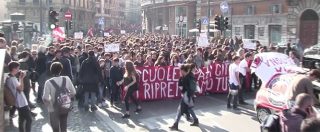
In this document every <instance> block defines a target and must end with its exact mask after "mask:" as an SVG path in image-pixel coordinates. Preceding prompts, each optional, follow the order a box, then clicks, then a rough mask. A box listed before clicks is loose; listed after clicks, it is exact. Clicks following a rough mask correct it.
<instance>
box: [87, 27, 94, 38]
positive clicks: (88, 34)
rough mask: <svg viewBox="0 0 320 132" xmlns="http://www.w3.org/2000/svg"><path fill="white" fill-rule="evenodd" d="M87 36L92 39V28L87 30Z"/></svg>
mask: <svg viewBox="0 0 320 132" xmlns="http://www.w3.org/2000/svg"><path fill="white" fill-rule="evenodd" d="M87 36H90V37H93V28H92V27H91V28H90V29H89V30H88V33H87Z"/></svg>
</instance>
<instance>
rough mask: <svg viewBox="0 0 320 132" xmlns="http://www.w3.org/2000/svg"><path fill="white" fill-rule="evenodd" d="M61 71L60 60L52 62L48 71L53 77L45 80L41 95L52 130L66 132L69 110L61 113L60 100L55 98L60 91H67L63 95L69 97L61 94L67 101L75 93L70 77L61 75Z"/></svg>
mask: <svg viewBox="0 0 320 132" xmlns="http://www.w3.org/2000/svg"><path fill="white" fill-rule="evenodd" d="M62 71H63V66H62V64H61V63H60V62H54V63H52V65H51V67H50V72H51V74H52V76H53V78H51V79H49V80H47V81H46V83H45V86H44V91H43V97H42V99H43V101H44V103H45V104H46V106H47V108H48V112H49V117H50V125H51V127H52V130H53V132H67V118H68V113H69V112H65V113H63V112H61V111H60V109H59V107H60V106H59V103H60V101H61V100H58V99H57V98H58V96H60V95H61V94H62V93H63V92H61V91H67V93H68V94H67V95H65V96H70V98H66V97H65V96H63V97H64V101H66V100H65V99H68V100H67V101H69V102H71V100H70V99H71V97H73V96H74V95H75V94H76V91H75V88H74V86H73V84H72V81H71V79H70V78H69V77H67V76H61V73H62ZM59 94H60V95H59ZM57 101H59V102H57ZM61 102H62V101H61ZM64 103H68V102H64Z"/></svg>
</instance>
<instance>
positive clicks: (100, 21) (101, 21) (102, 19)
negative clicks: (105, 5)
mask: <svg viewBox="0 0 320 132" xmlns="http://www.w3.org/2000/svg"><path fill="white" fill-rule="evenodd" d="M99 24H100V25H104V17H100V18H99Z"/></svg>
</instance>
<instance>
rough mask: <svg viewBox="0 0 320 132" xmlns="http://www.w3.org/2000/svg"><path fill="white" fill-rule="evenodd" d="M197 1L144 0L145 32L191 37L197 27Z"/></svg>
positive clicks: (142, 2)
mask: <svg viewBox="0 0 320 132" xmlns="http://www.w3.org/2000/svg"><path fill="white" fill-rule="evenodd" d="M196 3H197V0H142V1H141V6H142V14H143V20H142V28H143V30H144V32H158V33H169V34H171V35H180V36H184V37H186V36H190V35H191V34H190V33H189V32H188V31H189V29H192V28H194V27H195V23H194V20H195V19H196Z"/></svg>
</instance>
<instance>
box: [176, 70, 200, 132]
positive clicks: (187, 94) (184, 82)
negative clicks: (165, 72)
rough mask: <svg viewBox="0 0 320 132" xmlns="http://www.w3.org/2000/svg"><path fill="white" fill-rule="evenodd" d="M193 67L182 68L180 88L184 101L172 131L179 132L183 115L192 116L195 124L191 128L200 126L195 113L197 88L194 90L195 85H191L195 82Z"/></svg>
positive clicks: (180, 105)
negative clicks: (177, 131)
mask: <svg viewBox="0 0 320 132" xmlns="http://www.w3.org/2000/svg"><path fill="white" fill-rule="evenodd" d="M192 69H193V67H192V66H191V64H184V65H182V66H181V67H180V72H181V77H180V79H179V86H180V87H182V90H181V93H182V94H183V97H182V100H181V102H180V104H179V107H178V113H177V116H176V119H175V122H174V124H173V125H172V126H171V127H170V129H171V130H178V124H179V121H180V118H181V116H182V114H183V113H186V111H187V112H188V113H190V114H191V116H192V118H193V120H194V122H193V123H192V124H191V126H198V125H199V120H198V118H197V116H196V114H195V113H194V111H193V107H194V97H193V96H194V94H195V91H194V89H195V88H192V87H193V85H191V83H192V82H193V81H194V79H195V78H194V75H193V73H192Z"/></svg>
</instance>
